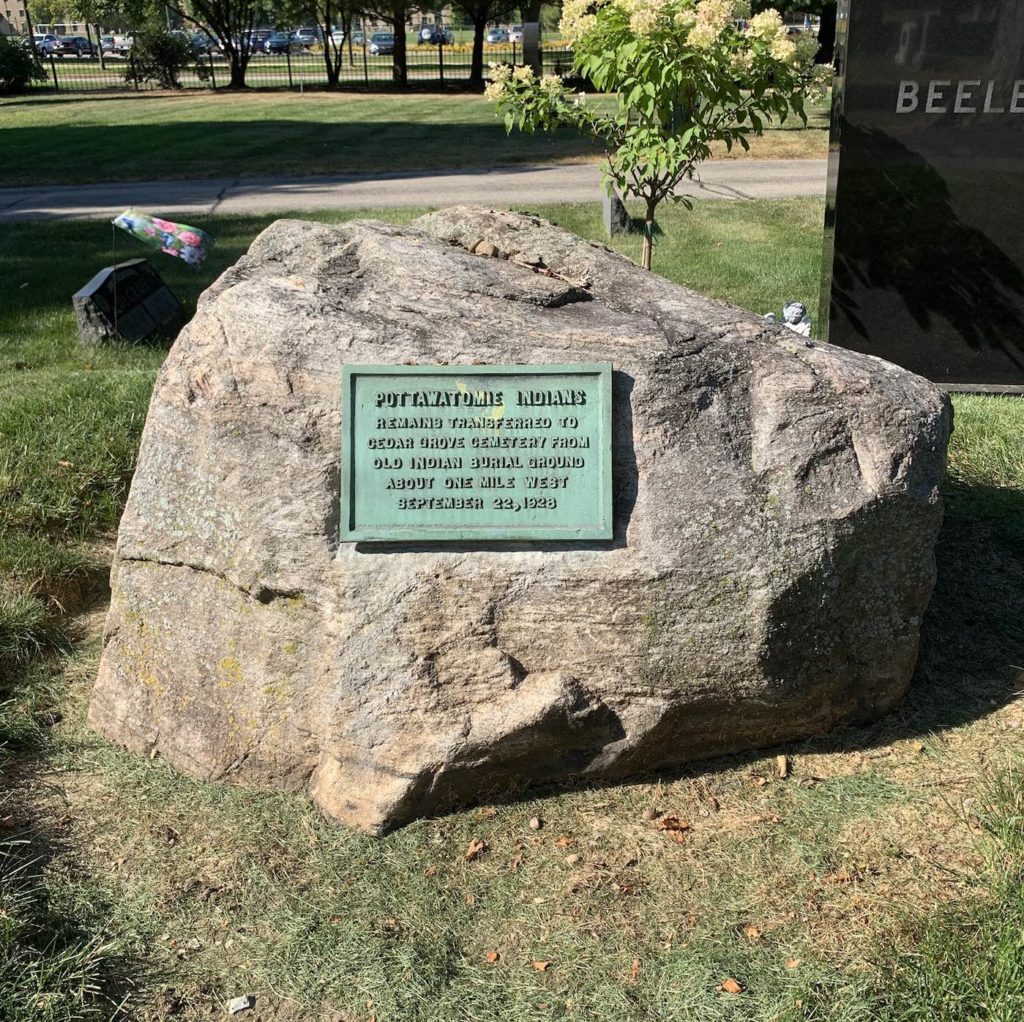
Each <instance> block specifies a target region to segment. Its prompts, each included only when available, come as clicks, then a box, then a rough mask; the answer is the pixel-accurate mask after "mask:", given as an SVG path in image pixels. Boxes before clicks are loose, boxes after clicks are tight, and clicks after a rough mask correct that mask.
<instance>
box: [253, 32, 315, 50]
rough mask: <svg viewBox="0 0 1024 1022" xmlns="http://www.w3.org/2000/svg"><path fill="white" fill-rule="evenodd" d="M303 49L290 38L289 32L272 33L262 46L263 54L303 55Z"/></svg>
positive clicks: (303, 47) (297, 42)
mask: <svg viewBox="0 0 1024 1022" xmlns="http://www.w3.org/2000/svg"><path fill="white" fill-rule="evenodd" d="M305 49H306V47H305V46H303V45H302V43H300V42H299V40H298V39H293V38H292V36H291V33H290V32H272V33H271V34H270V38H269V39H268V40H267V41H266V42H265V43H264V44H263V51H264V53H274V54H282V53H303V52H304V51H305Z"/></svg>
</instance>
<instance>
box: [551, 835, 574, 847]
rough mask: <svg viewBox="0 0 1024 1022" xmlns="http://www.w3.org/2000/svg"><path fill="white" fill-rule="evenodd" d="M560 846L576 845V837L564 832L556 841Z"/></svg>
mask: <svg viewBox="0 0 1024 1022" xmlns="http://www.w3.org/2000/svg"><path fill="white" fill-rule="evenodd" d="M555 844H556V845H558V847H559V848H573V847H575V845H576V838H574V837H569V835H568V834H563V835H562V836H561V837H560V838H559V839H558V840H557V841H556V842H555Z"/></svg>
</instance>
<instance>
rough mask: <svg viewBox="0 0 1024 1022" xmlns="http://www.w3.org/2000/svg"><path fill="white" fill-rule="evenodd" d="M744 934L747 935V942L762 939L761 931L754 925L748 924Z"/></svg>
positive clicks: (744, 928)
mask: <svg viewBox="0 0 1024 1022" xmlns="http://www.w3.org/2000/svg"><path fill="white" fill-rule="evenodd" d="M743 932H744V933H745V934H746V936H747V940H760V939H761V931H760V930H759V929H758V928H757V927H756V926H755V925H754V924H753V923H747V925H746V926H744V927H743Z"/></svg>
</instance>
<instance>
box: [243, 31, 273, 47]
mask: <svg viewBox="0 0 1024 1022" xmlns="http://www.w3.org/2000/svg"><path fill="white" fill-rule="evenodd" d="M272 35H273V33H272V32H271V31H270V29H269V28H257V29H254V30H253V31H252V32H249V33H248V34H247V35H246V37H245V38H246V40H247V42H248V44H249V45H248V49H249V52H250V53H264V52H265V47H266V45H267V40H268V39H269V38H270V37H271V36H272Z"/></svg>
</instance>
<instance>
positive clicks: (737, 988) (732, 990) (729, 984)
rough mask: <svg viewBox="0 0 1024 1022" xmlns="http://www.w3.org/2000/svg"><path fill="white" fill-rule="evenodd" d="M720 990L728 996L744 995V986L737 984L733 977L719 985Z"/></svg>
mask: <svg viewBox="0 0 1024 1022" xmlns="http://www.w3.org/2000/svg"><path fill="white" fill-rule="evenodd" d="M718 989H719V990H721V991H722V992H723V993H727V994H742V993H743V987H742V985H741V984H739V983H737V982H736V980H734V979H733V978H732V976H729V977H728V979H723V980H722V982H721V983H720V984H719V987H718Z"/></svg>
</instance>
